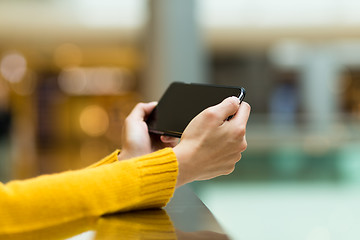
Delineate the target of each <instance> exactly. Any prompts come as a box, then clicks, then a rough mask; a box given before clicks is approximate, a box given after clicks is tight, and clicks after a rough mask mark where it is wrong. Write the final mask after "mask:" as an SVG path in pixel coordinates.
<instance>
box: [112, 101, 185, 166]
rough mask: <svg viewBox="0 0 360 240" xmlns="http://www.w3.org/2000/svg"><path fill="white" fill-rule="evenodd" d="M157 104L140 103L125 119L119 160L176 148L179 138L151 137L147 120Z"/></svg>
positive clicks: (153, 135)
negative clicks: (167, 148)
mask: <svg viewBox="0 0 360 240" xmlns="http://www.w3.org/2000/svg"><path fill="white" fill-rule="evenodd" d="M156 104H157V103H156V102H150V103H138V104H137V105H136V106H135V108H134V109H133V110H132V111H131V113H130V114H129V116H128V117H127V118H126V119H125V123H124V129H123V133H122V143H123V146H122V151H121V153H120V155H119V156H118V159H119V160H124V159H129V158H133V157H138V156H141V155H145V154H148V153H151V152H153V151H156V150H159V149H161V148H164V147H175V146H176V144H177V143H178V141H179V139H177V138H173V137H167V136H159V135H155V134H152V135H149V132H148V127H147V124H146V122H145V119H146V117H147V116H148V115H149V114H150V113H151V111H152V110H153V109H154V108H155V106H156Z"/></svg>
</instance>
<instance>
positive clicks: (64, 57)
mask: <svg viewBox="0 0 360 240" xmlns="http://www.w3.org/2000/svg"><path fill="white" fill-rule="evenodd" d="M82 60H83V54H82V51H81V49H80V48H79V47H78V46H77V45H75V44H72V43H64V44H62V45H60V46H58V47H57V48H56V49H55V52H54V62H55V64H56V66H58V67H59V68H67V67H74V66H78V65H80V64H81V63H82Z"/></svg>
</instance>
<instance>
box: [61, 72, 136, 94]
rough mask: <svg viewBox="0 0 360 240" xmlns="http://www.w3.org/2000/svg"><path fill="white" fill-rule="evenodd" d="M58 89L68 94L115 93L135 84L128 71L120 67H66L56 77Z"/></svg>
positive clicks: (128, 88) (130, 87)
mask: <svg viewBox="0 0 360 240" xmlns="http://www.w3.org/2000/svg"><path fill="white" fill-rule="evenodd" d="M58 83H59V86H60V89H61V90H62V91H64V92H65V93H67V94H70V95H115V94H119V93H122V92H127V91H131V90H132V89H133V87H134V85H135V83H134V78H133V76H132V74H131V73H130V71H128V70H127V69H121V68H111V67H97V68H80V67H76V68H68V69H65V70H63V71H62V72H61V73H60V75H59V79H58Z"/></svg>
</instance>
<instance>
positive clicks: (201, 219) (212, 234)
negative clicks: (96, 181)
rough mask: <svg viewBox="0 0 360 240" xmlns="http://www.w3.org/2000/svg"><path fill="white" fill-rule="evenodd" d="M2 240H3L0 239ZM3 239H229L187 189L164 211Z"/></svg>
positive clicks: (178, 192)
mask: <svg viewBox="0 0 360 240" xmlns="http://www.w3.org/2000/svg"><path fill="white" fill-rule="evenodd" d="M1 239H3V238H1ZM4 239H23V240H27V239H71V240H93V239H96V240H98V239H154V240H155V239H156V240H157V239H190V240H196V239H229V237H228V236H227V235H226V234H225V233H224V231H223V229H222V228H221V226H220V225H219V223H218V222H217V220H216V219H215V217H214V216H213V214H212V213H211V212H210V211H209V209H208V208H207V207H206V206H205V205H204V203H203V202H202V201H201V200H200V199H199V198H198V197H197V196H196V195H195V193H194V192H193V191H192V190H191V189H190V188H189V187H188V186H184V187H181V188H179V189H177V190H176V191H175V194H174V197H173V198H172V199H171V201H170V203H169V204H168V205H167V206H166V207H165V208H164V209H148V210H141V211H134V212H126V213H117V214H112V215H107V216H102V217H97V218H95V217H94V218H86V219H80V220H76V221H73V222H69V223H65V224H62V225H59V226H54V227H51V228H47V229H41V230H38V231H35V232H30V233H26V234H25V233H20V234H13V235H9V236H6V238H4Z"/></svg>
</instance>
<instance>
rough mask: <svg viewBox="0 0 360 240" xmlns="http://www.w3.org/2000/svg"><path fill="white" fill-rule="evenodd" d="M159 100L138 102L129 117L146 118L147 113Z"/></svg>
mask: <svg viewBox="0 0 360 240" xmlns="http://www.w3.org/2000/svg"><path fill="white" fill-rule="evenodd" d="M156 105H157V102H149V103H138V104H137V105H136V106H135V107H134V109H133V110H132V111H131V113H130V114H129V118H131V119H137V120H144V119H145V117H146V116H147V115H149V114H150V113H151V111H152V110H154V108H155V107H156Z"/></svg>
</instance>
